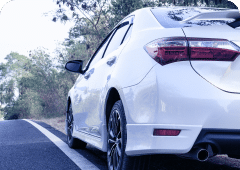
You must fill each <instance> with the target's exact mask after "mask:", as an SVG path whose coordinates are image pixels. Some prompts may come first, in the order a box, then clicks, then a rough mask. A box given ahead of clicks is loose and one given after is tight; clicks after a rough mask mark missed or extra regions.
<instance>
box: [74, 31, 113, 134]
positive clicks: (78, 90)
mask: <svg viewBox="0 0 240 170" xmlns="http://www.w3.org/2000/svg"><path fill="white" fill-rule="evenodd" d="M113 33H114V32H113V31H112V32H111V33H109V35H108V36H107V37H106V38H105V40H104V41H103V42H102V43H101V45H100V47H99V48H98V49H97V51H96V53H95V54H94V55H93V57H92V58H91V59H90V60H89V63H88V64H87V65H86V68H89V69H87V71H86V72H85V73H84V74H83V75H82V74H81V75H80V76H79V77H78V79H77V80H76V82H75V85H74V93H73V99H72V109H73V113H74V114H73V116H74V122H75V123H74V124H75V129H76V130H77V131H83V132H87V131H88V130H89V128H88V125H87V122H86V120H87V119H88V110H89V107H91V101H89V95H88V91H89V77H90V76H91V74H93V73H94V67H92V66H93V65H95V64H96V63H97V62H98V61H99V60H101V58H102V56H103V54H104V52H105V49H106V47H107V45H108V42H109V40H110V39H111V36H112V34H113Z"/></svg>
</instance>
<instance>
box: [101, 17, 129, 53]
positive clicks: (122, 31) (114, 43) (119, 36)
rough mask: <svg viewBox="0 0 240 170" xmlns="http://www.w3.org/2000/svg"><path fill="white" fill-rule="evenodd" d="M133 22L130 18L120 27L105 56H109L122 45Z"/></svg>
mask: <svg viewBox="0 0 240 170" xmlns="http://www.w3.org/2000/svg"><path fill="white" fill-rule="evenodd" d="M131 21H132V17H129V18H127V19H126V20H125V21H123V23H122V24H121V25H120V26H119V27H118V29H117V30H116V32H115V34H114V35H113V37H112V39H111V40H110V43H109V45H108V47H107V49H106V52H105V53H104V56H107V55H108V54H110V53H111V52H113V51H114V50H116V49H117V48H118V47H119V46H120V45H121V43H122V41H123V38H124V36H125V34H126V32H127V30H128V29H129V25H130V23H131Z"/></svg>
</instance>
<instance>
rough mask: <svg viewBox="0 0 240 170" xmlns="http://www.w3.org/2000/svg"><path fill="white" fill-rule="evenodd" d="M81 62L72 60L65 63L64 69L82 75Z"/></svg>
mask: <svg viewBox="0 0 240 170" xmlns="http://www.w3.org/2000/svg"><path fill="white" fill-rule="evenodd" d="M82 65H83V61H82V60H72V61H69V62H67V63H66V65H65V69H66V70H68V71H71V72H75V73H81V74H82V73H83V70H82Z"/></svg>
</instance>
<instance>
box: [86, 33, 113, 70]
mask: <svg viewBox="0 0 240 170" xmlns="http://www.w3.org/2000/svg"><path fill="white" fill-rule="evenodd" d="M111 34H113V33H111ZM111 36H112V35H110V36H108V38H107V39H106V40H105V42H104V43H103V44H102V47H101V48H100V49H99V50H98V52H97V54H95V56H94V58H93V60H92V61H91V63H90V66H89V68H90V67H92V66H93V65H95V64H96V63H97V62H98V61H99V60H101V58H102V56H103V53H104V51H105V49H106V46H107V45H108V42H109V40H110V39H111Z"/></svg>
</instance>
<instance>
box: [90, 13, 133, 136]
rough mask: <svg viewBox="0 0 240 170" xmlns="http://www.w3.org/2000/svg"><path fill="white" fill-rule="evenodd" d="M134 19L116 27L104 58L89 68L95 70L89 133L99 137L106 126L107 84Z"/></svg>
mask: <svg viewBox="0 0 240 170" xmlns="http://www.w3.org/2000/svg"><path fill="white" fill-rule="evenodd" d="M132 20H133V17H129V18H127V19H125V20H124V21H123V22H122V23H121V24H120V25H119V26H118V27H117V28H116V30H115V31H114V34H113V36H112V37H111V39H110V41H109V44H108V45H107V48H106V50H105V52H104V54H103V57H102V59H101V60H99V61H98V62H97V63H95V64H92V65H91V66H90V67H89V70H94V72H93V73H91V75H90V77H89V79H88V83H89V84H88V95H87V101H88V105H89V107H87V112H88V116H87V119H86V124H87V126H88V128H89V129H88V131H89V133H90V134H91V135H94V136H96V137H99V138H100V137H101V135H102V131H101V130H102V129H104V128H103V127H102V126H104V117H105V116H104V115H105V114H104V101H105V96H106V93H107V91H106V90H107V89H106V86H107V83H108V81H109V80H110V79H111V73H112V71H113V68H114V67H115V64H116V62H117V58H118V56H119V54H120V53H121V51H122V49H123V48H124V46H125V45H126V43H123V41H124V39H125V38H126V35H127V32H128V31H130V28H131V25H132V23H133V21H132ZM128 35H129V34H128Z"/></svg>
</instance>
